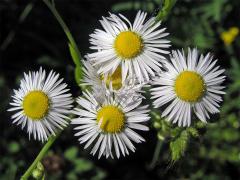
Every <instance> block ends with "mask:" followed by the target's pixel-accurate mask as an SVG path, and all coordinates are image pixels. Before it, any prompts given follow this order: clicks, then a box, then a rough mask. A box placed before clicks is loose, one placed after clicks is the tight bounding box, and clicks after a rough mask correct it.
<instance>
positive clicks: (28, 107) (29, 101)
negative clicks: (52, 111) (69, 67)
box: [23, 91, 49, 120]
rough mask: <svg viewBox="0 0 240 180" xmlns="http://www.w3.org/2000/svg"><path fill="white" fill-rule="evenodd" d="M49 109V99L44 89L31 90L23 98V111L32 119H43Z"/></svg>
mask: <svg viewBox="0 0 240 180" xmlns="http://www.w3.org/2000/svg"><path fill="white" fill-rule="evenodd" d="M48 109H49V99H48V96H47V95H46V94H45V93H44V92H42V91H31V92H29V93H28V94H27V95H26V96H25V97H24V98H23V111H24V113H25V115H26V116H27V117H29V118H31V119H32V120H40V119H42V118H43V117H44V116H45V115H46V114H47V112H48Z"/></svg>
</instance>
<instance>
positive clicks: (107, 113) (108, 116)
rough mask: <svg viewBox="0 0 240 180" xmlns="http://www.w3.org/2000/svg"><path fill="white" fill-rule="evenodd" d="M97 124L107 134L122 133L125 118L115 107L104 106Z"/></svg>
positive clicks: (98, 116)
mask: <svg viewBox="0 0 240 180" xmlns="http://www.w3.org/2000/svg"><path fill="white" fill-rule="evenodd" d="M97 122H98V123H101V125H100V128H101V129H102V130H103V131H104V132H107V133H116V132H120V131H121V130H122V128H123V127H124V123H125V117H124V113H123V112H122V110H120V109H119V108H118V107H116V106H113V105H107V106H103V107H102V108H101V109H100V110H99V111H98V112H97Z"/></svg>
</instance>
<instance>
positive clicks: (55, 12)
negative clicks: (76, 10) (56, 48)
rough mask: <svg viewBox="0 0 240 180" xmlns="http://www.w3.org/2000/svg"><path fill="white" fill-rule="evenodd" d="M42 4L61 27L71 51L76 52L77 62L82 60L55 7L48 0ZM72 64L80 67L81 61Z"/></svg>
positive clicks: (44, 0)
mask: <svg viewBox="0 0 240 180" xmlns="http://www.w3.org/2000/svg"><path fill="white" fill-rule="evenodd" d="M43 2H44V3H45V4H46V5H47V7H48V8H49V9H50V11H51V12H52V13H53V15H54V16H55V18H56V19H57V21H58V23H59V24H60V26H61V27H62V29H63V31H64V33H65V34H66V36H67V38H68V41H69V43H70V44H71V46H72V47H73V49H74V50H75V51H76V53H77V56H78V59H79V60H80V59H82V58H81V53H80V51H79V49H78V47H77V43H76V42H75V40H74V38H73V36H72V34H71V32H70V30H69V28H68V27H67V25H66V23H65V22H64V21H63V19H62V17H61V16H60V14H59V13H58V11H57V10H56V8H55V5H54V4H53V3H50V2H49V0H43ZM53 2H54V1H53ZM74 63H75V64H76V66H81V61H74Z"/></svg>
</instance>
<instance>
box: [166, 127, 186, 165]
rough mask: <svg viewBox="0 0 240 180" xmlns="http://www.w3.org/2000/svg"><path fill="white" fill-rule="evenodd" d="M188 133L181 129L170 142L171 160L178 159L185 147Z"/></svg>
mask: <svg viewBox="0 0 240 180" xmlns="http://www.w3.org/2000/svg"><path fill="white" fill-rule="evenodd" d="M188 139H189V134H188V132H187V131H186V130H184V131H182V132H181V134H180V136H179V137H177V138H176V139H174V140H173V141H171V142H170V149H171V156H172V160H173V161H177V160H179V159H180V158H181V157H182V156H183V155H184V152H185V150H186V148H187V143H188Z"/></svg>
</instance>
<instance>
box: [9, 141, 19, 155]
mask: <svg viewBox="0 0 240 180" xmlns="http://www.w3.org/2000/svg"><path fill="white" fill-rule="evenodd" d="M8 150H9V152H10V153H17V152H18V151H19V150H20V146H19V144H18V143H17V142H11V143H10V144H9V146H8Z"/></svg>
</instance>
